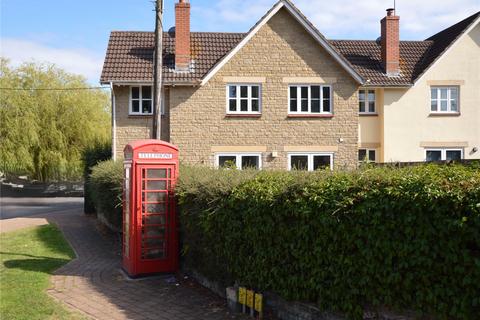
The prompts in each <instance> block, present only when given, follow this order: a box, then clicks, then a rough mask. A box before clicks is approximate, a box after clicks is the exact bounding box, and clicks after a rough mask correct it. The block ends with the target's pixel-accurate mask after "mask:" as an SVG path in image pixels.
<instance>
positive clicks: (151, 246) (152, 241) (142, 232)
mask: <svg viewBox="0 0 480 320" xmlns="http://www.w3.org/2000/svg"><path fill="white" fill-rule="evenodd" d="M175 169H176V168H175V166H174V165H154V166H152V165H149V166H143V165H138V166H137V170H138V171H137V177H140V179H138V183H139V186H138V189H137V190H139V191H140V192H141V195H140V199H141V201H140V203H139V206H140V207H139V208H137V209H138V210H139V211H140V212H139V214H138V218H137V225H138V228H137V230H138V232H137V244H138V246H139V247H138V250H137V255H138V256H137V259H136V260H137V261H139V265H138V271H139V273H143V274H145V273H157V272H174V271H176V264H177V259H178V252H177V251H178V250H177V247H178V245H177V223H176V214H175V201H174V197H173V192H172V189H173V187H174V184H175V181H176V176H175V175H176V170H175Z"/></svg>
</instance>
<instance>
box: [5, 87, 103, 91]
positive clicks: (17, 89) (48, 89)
mask: <svg viewBox="0 0 480 320" xmlns="http://www.w3.org/2000/svg"><path fill="white" fill-rule="evenodd" d="M99 89H100V90H103V89H110V87H78V88H3V87H0V90H4V91H80V90H99Z"/></svg>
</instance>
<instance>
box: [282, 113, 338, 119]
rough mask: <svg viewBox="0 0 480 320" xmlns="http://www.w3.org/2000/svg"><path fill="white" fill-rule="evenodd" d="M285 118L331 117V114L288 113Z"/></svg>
mask: <svg viewBox="0 0 480 320" xmlns="http://www.w3.org/2000/svg"><path fill="white" fill-rule="evenodd" d="M287 118H293V119H295V118H327V119H330V118H333V114H289V115H288V116H287Z"/></svg>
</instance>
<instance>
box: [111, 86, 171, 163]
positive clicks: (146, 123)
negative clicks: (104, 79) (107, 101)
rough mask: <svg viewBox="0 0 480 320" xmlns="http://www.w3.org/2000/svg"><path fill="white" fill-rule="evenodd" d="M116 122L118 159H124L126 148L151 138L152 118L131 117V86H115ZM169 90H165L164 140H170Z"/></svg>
mask: <svg viewBox="0 0 480 320" xmlns="http://www.w3.org/2000/svg"><path fill="white" fill-rule="evenodd" d="M113 90H114V94H115V109H116V113H115V120H116V127H117V129H116V138H115V140H116V150H117V152H116V153H117V159H122V158H123V149H124V148H125V146H126V145H127V144H128V143H130V142H132V141H135V140H143V139H150V138H151V129H152V116H132V115H129V99H130V87H129V86H114V88H113ZM169 100H170V99H169V90H165V99H164V103H165V113H166V114H165V116H163V117H162V140H164V141H169V140H170V127H169V126H170V121H169V107H168V102H169Z"/></svg>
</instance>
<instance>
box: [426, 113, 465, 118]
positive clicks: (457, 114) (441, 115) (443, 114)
mask: <svg viewBox="0 0 480 320" xmlns="http://www.w3.org/2000/svg"><path fill="white" fill-rule="evenodd" d="M460 115H461V114H460V112H445V113H441V112H438V113H430V114H429V115H428V116H429V117H459V116H460Z"/></svg>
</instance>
